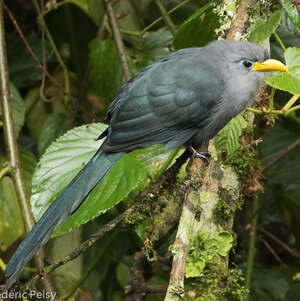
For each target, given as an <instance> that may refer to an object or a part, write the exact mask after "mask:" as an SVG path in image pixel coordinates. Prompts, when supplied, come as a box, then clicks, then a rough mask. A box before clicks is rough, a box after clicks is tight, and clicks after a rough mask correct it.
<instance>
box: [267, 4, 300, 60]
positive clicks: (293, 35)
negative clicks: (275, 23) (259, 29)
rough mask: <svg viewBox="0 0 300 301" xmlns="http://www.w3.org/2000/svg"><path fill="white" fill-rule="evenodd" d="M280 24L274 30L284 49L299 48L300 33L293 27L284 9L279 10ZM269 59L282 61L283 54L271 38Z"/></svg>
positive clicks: (278, 45)
mask: <svg viewBox="0 0 300 301" xmlns="http://www.w3.org/2000/svg"><path fill="white" fill-rule="evenodd" d="M281 15H282V17H281V23H280V25H279V27H278V28H277V30H276V33H277V34H278V36H279V38H280V39H281V41H282V42H283V44H284V45H285V47H298V48H300V31H299V30H298V29H297V28H296V27H295V25H294V24H293V23H292V21H291V20H290V18H289V17H288V15H287V13H286V12H285V10H284V9H282V10H281ZM270 48H271V57H272V58H274V59H278V60H280V61H282V62H283V61H284V52H283V49H282V47H281V46H280V44H279V43H278V41H277V40H276V39H275V38H274V37H273V38H272V39H271V43H270Z"/></svg>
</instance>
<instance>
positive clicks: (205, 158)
mask: <svg viewBox="0 0 300 301" xmlns="http://www.w3.org/2000/svg"><path fill="white" fill-rule="evenodd" d="M189 151H190V152H191V153H192V157H191V161H193V160H194V159H195V158H200V159H202V161H204V163H205V164H206V165H208V164H209V158H210V154H209V153H208V152H197V151H196V150H195V149H194V148H193V147H192V146H189Z"/></svg>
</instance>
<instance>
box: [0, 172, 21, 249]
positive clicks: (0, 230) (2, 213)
mask: <svg viewBox="0 0 300 301" xmlns="http://www.w3.org/2000/svg"><path fill="white" fill-rule="evenodd" d="M23 232H24V226H23V219H22V215H21V211H20V208H19V204H18V199H17V195H16V192H15V188H14V184H13V181H12V179H11V178H10V177H3V178H2V179H0V241H1V244H0V249H1V251H3V252H4V251H6V249H7V248H8V247H9V246H10V245H11V244H12V243H13V242H14V241H15V240H16V239H18V238H19V237H20V236H21V235H22V234H23Z"/></svg>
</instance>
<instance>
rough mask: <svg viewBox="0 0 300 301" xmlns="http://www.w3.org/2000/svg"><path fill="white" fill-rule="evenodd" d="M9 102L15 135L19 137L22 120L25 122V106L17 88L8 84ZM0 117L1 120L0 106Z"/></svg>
mask: <svg viewBox="0 0 300 301" xmlns="http://www.w3.org/2000/svg"><path fill="white" fill-rule="evenodd" d="M10 100H11V106H12V115H13V121H14V127H15V131H16V135H17V136H19V133H20V130H21V128H22V126H23V125H24V120H25V104H24V101H23V99H22V97H21V95H20V93H19V91H18V90H17V88H16V87H15V86H14V84H13V83H10ZM0 117H1V119H2V111H1V106H0Z"/></svg>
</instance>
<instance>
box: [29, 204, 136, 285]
mask: <svg viewBox="0 0 300 301" xmlns="http://www.w3.org/2000/svg"><path fill="white" fill-rule="evenodd" d="M133 210H134V205H133V206H131V207H130V208H128V209H127V210H125V211H124V212H123V213H122V214H120V215H118V216H117V217H115V218H114V219H112V220H111V221H110V222H108V223H107V224H106V225H104V226H103V227H102V228H101V229H100V230H99V231H97V232H96V233H94V234H93V235H91V236H90V238H89V239H87V240H86V241H85V242H83V243H82V244H81V245H80V246H79V247H78V248H76V249H74V250H73V251H72V252H71V253H70V254H69V255H67V256H65V257H64V258H63V259H59V260H58V261H56V262H55V263H54V264H51V265H49V266H47V267H46V268H45V269H44V271H43V272H42V274H41V275H40V274H38V275H35V276H34V277H33V278H32V279H31V280H29V281H28V282H27V283H26V284H25V285H24V287H25V288H28V287H29V286H30V285H31V283H32V282H34V281H35V280H38V279H39V278H40V277H44V276H45V275H47V274H50V273H52V272H53V271H55V270H56V269H57V268H59V267H60V266H62V265H65V264H66V263H68V262H69V261H72V260H74V259H76V258H77V257H79V256H80V255H81V254H83V253H84V252H85V251H86V250H87V249H89V248H90V247H91V246H93V245H94V244H95V243H96V242H97V241H98V240H99V239H100V238H101V237H102V236H103V235H104V234H105V233H107V232H109V231H111V230H112V229H114V228H115V227H116V226H117V225H118V224H119V223H120V222H121V221H122V220H124V219H125V218H126V217H127V216H128V215H130V214H131V212H132V211H133Z"/></svg>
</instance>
